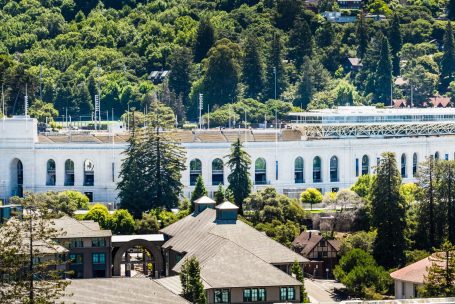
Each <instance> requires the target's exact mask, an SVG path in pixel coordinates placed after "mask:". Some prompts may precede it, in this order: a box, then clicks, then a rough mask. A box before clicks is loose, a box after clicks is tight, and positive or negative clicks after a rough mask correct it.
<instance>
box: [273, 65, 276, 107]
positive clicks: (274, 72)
mask: <svg viewBox="0 0 455 304" xmlns="http://www.w3.org/2000/svg"><path fill="white" fill-rule="evenodd" d="M273 75H274V77H275V100H276V67H273Z"/></svg>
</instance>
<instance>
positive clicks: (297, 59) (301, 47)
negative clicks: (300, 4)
mask: <svg viewBox="0 0 455 304" xmlns="http://www.w3.org/2000/svg"><path fill="white" fill-rule="evenodd" d="M288 44H289V59H291V60H293V61H294V65H295V67H296V68H297V69H299V68H300V67H301V66H302V64H303V58H304V57H305V56H311V55H312V54H313V35H312V33H311V30H310V26H309V25H308V23H307V22H306V21H305V19H303V18H301V17H299V18H297V19H295V21H294V26H293V27H292V29H291V31H290V32H289V41H288Z"/></svg>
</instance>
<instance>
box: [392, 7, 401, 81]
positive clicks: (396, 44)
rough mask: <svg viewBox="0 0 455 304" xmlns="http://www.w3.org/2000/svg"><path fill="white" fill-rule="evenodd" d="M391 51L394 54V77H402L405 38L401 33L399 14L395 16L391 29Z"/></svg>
mask: <svg viewBox="0 0 455 304" xmlns="http://www.w3.org/2000/svg"><path fill="white" fill-rule="evenodd" d="M389 41H390V49H391V53H392V66H393V75H395V76H398V75H400V54H399V53H400V51H401V47H402V46H403V38H402V37H401V31H400V18H399V17H398V14H394V15H393V19H392V24H391V25H390V29H389Z"/></svg>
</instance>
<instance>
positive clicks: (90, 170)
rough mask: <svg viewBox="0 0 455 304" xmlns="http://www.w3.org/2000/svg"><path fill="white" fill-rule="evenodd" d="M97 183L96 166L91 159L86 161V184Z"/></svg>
mask: <svg viewBox="0 0 455 304" xmlns="http://www.w3.org/2000/svg"><path fill="white" fill-rule="evenodd" d="M94 184H95V166H94V165H93V162H92V161H91V160H88V159H87V160H86V161H85V162H84V186H93V185H94Z"/></svg>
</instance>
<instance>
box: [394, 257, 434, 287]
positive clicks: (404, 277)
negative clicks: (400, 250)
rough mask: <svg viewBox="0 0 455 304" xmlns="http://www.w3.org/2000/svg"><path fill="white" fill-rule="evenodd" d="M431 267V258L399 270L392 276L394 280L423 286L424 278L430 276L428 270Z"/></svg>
mask: <svg viewBox="0 0 455 304" xmlns="http://www.w3.org/2000/svg"><path fill="white" fill-rule="evenodd" d="M430 266H431V261H430V259H429V257H426V258H424V259H422V260H420V261H417V262H415V263H413V264H410V265H408V266H406V267H403V268H401V269H398V270H397V271H394V272H392V273H391V274H390V276H391V277H392V279H395V280H400V281H406V282H412V283H416V284H423V280H424V277H425V276H426V275H427V274H428V270H427V268H428V267H430Z"/></svg>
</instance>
